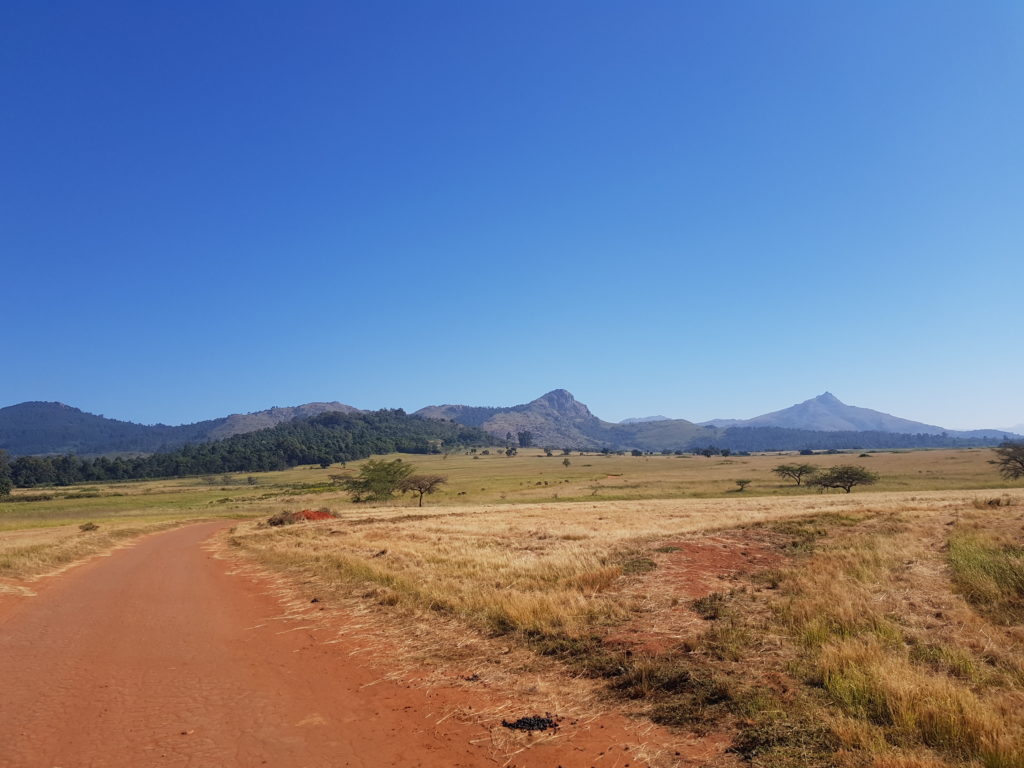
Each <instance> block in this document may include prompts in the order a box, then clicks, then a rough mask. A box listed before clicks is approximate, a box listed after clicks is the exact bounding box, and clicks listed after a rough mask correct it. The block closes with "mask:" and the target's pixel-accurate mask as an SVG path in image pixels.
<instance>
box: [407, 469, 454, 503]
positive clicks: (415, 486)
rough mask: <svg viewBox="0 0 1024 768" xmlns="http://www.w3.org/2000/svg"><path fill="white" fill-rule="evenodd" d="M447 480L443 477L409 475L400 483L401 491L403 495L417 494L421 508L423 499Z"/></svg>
mask: <svg viewBox="0 0 1024 768" xmlns="http://www.w3.org/2000/svg"><path fill="white" fill-rule="evenodd" d="M447 482H448V478H447V477H445V476H444V475H409V476H408V477H407V478H405V480H403V481H402V486H401V490H402V492H403V493H418V494H419V497H420V499H419V500H420V503H419V506H421V507H422V506H423V497H424V496H425V495H427V494H428V493H433V492H434V491H436V490H437V487H438V486H439V485H441V484H442V483H447Z"/></svg>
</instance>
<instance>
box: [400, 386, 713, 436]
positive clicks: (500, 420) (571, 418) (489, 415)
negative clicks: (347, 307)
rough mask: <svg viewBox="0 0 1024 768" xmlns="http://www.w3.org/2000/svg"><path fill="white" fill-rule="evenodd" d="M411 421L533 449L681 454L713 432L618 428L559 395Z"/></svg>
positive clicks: (658, 424)
mask: <svg viewBox="0 0 1024 768" xmlns="http://www.w3.org/2000/svg"><path fill="white" fill-rule="evenodd" d="M415 415H417V416H423V417H424V418H430V419H446V420H450V421H455V422H457V423H459V424H465V425H466V426H473V427H480V428H481V429H483V430H485V431H486V432H488V433H490V434H491V435H493V436H495V437H496V438H498V439H500V440H501V439H505V438H506V437H507V436H508V435H509V434H511V435H512V437H513V439H516V438H517V436H518V434H519V433H520V432H529V433H531V436H532V441H533V445H538V446H550V447H554V448H581V449H589V450H600V449H602V448H608V449H611V450H621V449H633V448H637V449H640V450H662V449H666V448H668V449H677V448H679V449H681V448H683V447H685V446H686V445H688V444H690V443H691V442H693V441H694V440H699V439H710V438H712V437H714V436H715V435H716V434H717V431H716V430H713V429H711V430H708V429H704V428H702V427H699V426H697V425H696V424H694V423H693V422H690V421H686V420H685V419H665V420H659V421H638V422H630V423H621V424H613V423H611V422H607V421H602V420H601V419H599V418H598V417H597V416H595V415H594V414H593V413H591V412H590V409H589V408H588V407H587V406H586V405H584V404H583V403H581V402H580V401H578V400H577V399H576V398H575V397H574V396H573V395H572V393H571V392H568V391H566V390H564V389H555V390H552V391H551V392H548V393H547V394H545V395H541V396H540V397H538V398H537V399H536V400H532V401H530V402H529V403H522V404H520V405H512V406H507V407H504V408H496V407H479V406H469V405H432V406H427V407H426V408H421V409H420V410H418V411H416V414H415Z"/></svg>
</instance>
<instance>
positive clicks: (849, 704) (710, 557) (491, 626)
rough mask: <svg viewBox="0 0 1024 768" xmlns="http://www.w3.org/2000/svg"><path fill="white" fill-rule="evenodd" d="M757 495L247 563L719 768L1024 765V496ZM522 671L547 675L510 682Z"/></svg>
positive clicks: (420, 514)
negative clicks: (695, 740) (714, 749)
mask: <svg viewBox="0 0 1024 768" xmlns="http://www.w3.org/2000/svg"><path fill="white" fill-rule="evenodd" d="M737 495H738V494H736V495H734V497H733V498H730V499H717V500H660V501H647V502H622V501H617V502H593V503H588V504H566V503H548V504H530V505H516V506H514V507H511V506H504V505H486V506H464V507H444V508H435V509H424V510H422V511H420V510H415V511H411V510H408V509H396V508H387V507H378V508H370V509H366V510H365V511H364V513H363V514H353V513H351V512H348V511H346V513H344V514H343V515H342V516H341V517H339V518H338V519H336V520H330V521H325V522H322V523H309V524H300V525H295V526H291V527H287V528H283V529H282V528H267V527H260V525H259V524H258V523H244V524H241V525H239V526H237V528H236V530H235V531H234V533H233V535H232V537H231V544H232V545H233V547H234V549H235V550H236V551H240V552H241V553H242V554H243V556H245V557H249V558H253V559H255V561H257V562H259V563H260V564H261V565H263V566H269V567H270V568H272V569H275V570H278V571H279V572H281V573H283V574H285V576H286V577H287V579H288V580H289V581H290V583H292V584H294V585H296V587H297V588H298V589H299V594H300V595H303V594H304V595H306V598H305V601H306V602H308V596H309V595H310V594H314V595H316V596H317V598H318V600H319V601H327V602H328V603H337V604H339V605H343V606H345V608H346V610H348V611H350V612H356V613H362V614H363V615H364V616H366V617H368V618H367V619H366V622H365V623H366V624H367V625H368V626H370V627H372V630H371V631H372V632H373V633H377V634H379V635H382V636H384V637H390V638H391V642H392V643H394V644H395V645H396V646H398V647H400V648H402V649H404V650H403V652H402V653H400V654H398V655H399V656H400V657H402V656H406V657H410V656H414V655H415V656H417V657H418V662H419V663H420V664H423V665H425V666H428V667H429V668H431V669H435V670H438V669H445V668H446V666H447V667H448V668H451V669H455V670H458V672H451V675H452V676H457V674H459V673H464V672H465V671H466V670H474V674H473V676H472V677H471V678H469V679H472V680H476V679H478V678H479V679H483V680H485V681H488V682H490V683H491V684H500V685H502V686H504V687H514V686H515V684H516V680H517V679H518V678H525V679H528V680H531V681H534V682H533V683H531V688H534V689H535V688H536V687H537V685H538V683H537V682H536V681H538V680H541V679H542V678H546V679H549V680H550V679H552V677H554V678H558V676H559V675H561V679H562V683H561V684H557V683H553V682H549V683H548V684H547V686H546V690H549V691H559V692H560V695H561V698H560V699H559V701H560V702H561V704H562V707H563V708H569V710H570V715H571V716H574V717H579V716H582V715H583V714H584V713H585V712H587V711H588V710H595V709H600V708H603V707H608V706H614V707H617V708H620V709H622V710H623V711H627V712H630V713H632V714H633V715H634V716H637V717H641V718H649V719H650V720H652V721H653V722H655V723H658V724H661V725H667V726H671V727H673V728H675V729H677V731H678V732H680V733H690V734H694V735H697V736H705V737H707V738H708V739H710V740H711V742H712V743H717V744H719V745H720V746H721V749H720V750H719V751H718V753H717V754H716V755H713V756H708V755H704V756H703V758H702V759H703V760H705V761H706V762H704V763H702V764H709V765H741V764H744V763H746V764H753V765H758V766H765V767H767V766H821V767H822V768H823V767H824V766H832V765H841V766H862V765H872V766H877V768H897V767H901V768H917V767H923V766H928V767H932V768H938V767H940V766H961V765H963V766H967V765H970V766H986V767H988V768H1004V767H1005V768H1009V767H1010V766H1020V765H1022V764H1024V645H1022V641H1024V632H1022V629H1021V627H1020V624H1019V620H1020V616H1021V613H1020V611H1021V610H1022V608H1024V555H1022V554H1021V553H1022V552H1024V548H1022V547H1021V546H1020V545H1021V542H1022V540H1024V536H1022V533H1024V492H1022V491H1020V490H1016V491H1011V492H995V493H986V494H975V493H971V492H966V493H965V492H937V491H931V492H921V493H916V494H903V493H860V494H851V495H846V494H840V495H831V496H820V495H817V494H813V495H808V496H804V497H802V498H793V497H790V498H766V497H761V498H753V497H750V498H747V497H744V498H735V496H737ZM302 601H303V598H301V597H299V598H298V600H297V603H301V602H302ZM1014 622H1017V623H1014ZM467 632H468V633H469V634H467ZM412 637H414V638H415V641H411V640H410V638H412ZM470 638H473V639H470ZM509 647H514V648H517V649H520V650H521V651H523V652H524V653H526V654H527V655H528V656H529V655H531V654H532V656H533V657H535V658H536V659H538V660H539V661H538V664H539V665H540V666H535V665H531V664H530V662H529V661H520V662H519V665H520V666H518V667H516V666H515V665H512V666H510V662H509V661H505V666H504V667H501V666H496V665H501V664H502V659H503V654H506V653H508V648H509ZM406 660H408V659H406ZM552 662H554V665H555V666H554V668H553V667H552V666H551V664H552ZM566 675H568V676H569V677H568V678H566ZM442 676H443V675H442ZM499 681H500V682H499ZM573 686H575V688H574V691H575V694H574V697H573V700H572V703H571V704H567V703H566V695H565V691H566V690H567V687H573ZM542 687H543V686H542ZM537 706H545V701H544V700H541V701H540V702H539V703H538V704H537ZM684 756H685V755H684ZM669 764H671V761H669Z"/></svg>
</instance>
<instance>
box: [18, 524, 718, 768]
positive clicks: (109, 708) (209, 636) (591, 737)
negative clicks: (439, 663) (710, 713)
mask: <svg viewBox="0 0 1024 768" xmlns="http://www.w3.org/2000/svg"><path fill="white" fill-rule="evenodd" d="M224 527H226V524H225V523H223V522H218V523H203V524H199V525H192V526H188V527H185V528H179V529H176V530H173V531H169V532H165V533H160V534H155V535H151V536H147V537H144V538H142V539H140V540H139V541H138V542H137V543H136V544H135V545H134V546H131V547H129V548H127V549H123V550H120V551H117V552H115V553H114V554H113V555H112V556H110V557H107V558H96V559H94V560H92V561H90V562H88V563H86V564H85V565H82V566H79V567H77V568H75V569H72V570H71V571H68V572H66V573H64V574H61V575H60V576H56V577H53V578H51V579H49V580H46V581H45V582H43V583H42V585H41V586H38V585H33V588H34V589H35V590H36V591H37V595H36V596H34V597H21V596H13V595H0V681H2V684H3V690H2V693H0V765H2V766H4V767H5V768H54V767H57V766H64V768H72V766H74V768H93V767H94V768H99V767H100V766H102V767H103V768H121V767H126V766H132V767H133V768H135V767H137V766H147V767H150V768H165V767H170V766H175V767H180V768H228V767H230V766H239V767H243V768H249V767H250V766H261V765H266V766H273V767H274V768H289V767H290V766H303V767H305V768H328V767H330V768H338V767H340V766H367V767H369V766H375V767H379V766H410V767H411V766H422V767H423V768H434V767H435V766H436V767H437V768H440V766H444V767H445V768H454V767H456V766H494V765H509V766H513V765H514V766H538V767H539V766H545V768H554V767H555V766H563V767H564V768H587V767H589V766H597V767H598V768H606V767H610V766H617V767H619V768H622V767H623V766H626V765H631V766H638V765H642V763H641V762H639V761H638V760H636V759H635V758H634V757H633V755H635V754H636V751H637V749H638V747H639V746H640V742H639V738H638V736H637V734H636V733H635V731H634V729H631V728H629V727H628V725H629V724H628V722H627V721H626V720H624V719H623V718H613V717H608V718H603V719H599V720H596V721H594V722H591V723H587V724H586V725H581V726H578V727H572V726H571V724H567V727H565V728H563V733H562V734H561V735H560V736H559V737H558V738H555V739H551V740H545V741H544V743H542V744H538V745H536V746H533V747H531V748H530V749H528V750H526V751H524V752H520V753H518V754H516V755H514V756H512V757H511V759H510V758H509V756H508V755H505V754H503V753H501V751H500V750H498V749H496V748H495V747H493V746H492V741H491V739H490V738H489V735H490V731H489V730H487V728H485V727H484V726H482V725H476V724H472V723H467V722H463V721H459V720H457V719H456V718H454V717H447V718H446V716H445V713H451V712H453V711H455V710H456V709H461V710H466V709H471V710H472V709H476V710H479V709H480V708H483V707H486V706H487V705H488V704H489V703H493V702H488V701H487V700H485V699H483V698H482V695H481V697H480V698H474V695H475V694H474V692H473V691H468V690H465V689H444V688H432V689H429V690H427V689H423V688H416V687H409V686H407V685H403V684H401V683H398V682H392V681H387V680H382V679H381V675H382V669H383V668H385V667H386V665H387V662H388V660H387V659H383V658H378V659H371V660H365V659H364V657H363V656H359V657H358V658H360V659H363V660H361V661H357V660H356V659H355V658H354V657H353V656H352V655H351V654H352V653H354V652H356V651H357V650H359V648H358V646H356V645H355V644H354V642H353V641H346V640H344V639H340V640H339V638H338V636H337V634H336V632H335V631H332V630H331V628H329V627H327V626H320V625H317V624H314V625H312V626H309V625H308V622H304V623H300V622H298V621H295V620H292V619H288V618H285V617H282V616H281V613H282V606H281V605H280V604H279V603H278V602H277V600H276V599H275V598H274V597H272V596H271V594H270V593H269V590H268V589H267V587H266V584H265V583H264V582H262V581H261V580H259V579H250V578H245V577H242V576H239V575H237V574H232V573H231V572H229V568H230V565H229V564H228V563H226V562H225V561H223V560H219V559H215V558H214V557H213V555H212V554H211V553H210V552H209V551H207V550H205V549H204V548H203V547H202V546H201V545H202V543H203V541H204V540H206V539H208V538H209V537H210V536H212V535H213V534H215V533H216V532H217V531H219V530H221V529H223V528H224ZM328 642H330V644H326V643H328ZM346 642H353V644H352V646H351V647H347V646H346ZM522 714H524V715H526V714H534V713H532V712H523V713H522ZM692 746H693V749H694V752H696V753H699V752H700V751H701V745H700V744H693V745H692ZM705 746H710V745H705ZM719 749H720V747H719ZM712 751H718V750H712ZM691 754H692V753H691ZM691 764H692V763H691Z"/></svg>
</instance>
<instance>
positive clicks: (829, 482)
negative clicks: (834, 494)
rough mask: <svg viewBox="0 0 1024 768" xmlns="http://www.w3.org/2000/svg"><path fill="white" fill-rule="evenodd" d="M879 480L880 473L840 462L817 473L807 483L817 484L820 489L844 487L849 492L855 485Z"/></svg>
mask: <svg viewBox="0 0 1024 768" xmlns="http://www.w3.org/2000/svg"><path fill="white" fill-rule="evenodd" d="M877 482H878V475H876V474H875V473H874V472H869V471H868V470H866V469H864V467H858V466H854V465H852V464H840V465H838V466H835V467H831V468H829V469H826V470H823V471H821V472H818V473H816V474H815V475H813V476H812V477H811V479H810V480H808V481H807V485H809V486H815V487H817V488H818V490H820V491H824V490H825V489H827V488H842V489H843V490H844V491H846V492H847V493H849V492H850V491H852V490H853V487H854V486H855V485H873V484H874V483H877Z"/></svg>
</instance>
